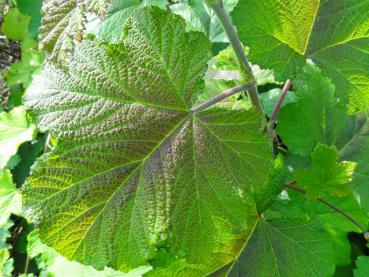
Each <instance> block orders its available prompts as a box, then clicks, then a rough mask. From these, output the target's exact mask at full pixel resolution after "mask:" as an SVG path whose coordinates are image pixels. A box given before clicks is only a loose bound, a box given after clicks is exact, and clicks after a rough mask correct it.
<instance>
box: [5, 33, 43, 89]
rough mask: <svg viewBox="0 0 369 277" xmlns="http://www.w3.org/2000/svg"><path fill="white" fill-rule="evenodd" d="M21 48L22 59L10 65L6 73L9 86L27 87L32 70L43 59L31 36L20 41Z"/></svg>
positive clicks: (35, 68) (36, 67)
mask: <svg viewBox="0 0 369 277" xmlns="http://www.w3.org/2000/svg"><path fill="white" fill-rule="evenodd" d="M21 49H22V60H21V61H20V62H17V63H13V64H12V65H11V66H10V68H9V70H8V72H7V73H6V81H7V83H8V85H9V86H12V85H16V84H17V85H22V86H23V87H24V88H27V87H28V85H29V83H30V82H31V80H32V74H33V72H34V71H35V70H37V69H38V68H39V67H40V65H41V63H42V61H43V55H42V54H41V53H40V52H39V51H37V42H36V41H34V40H33V39H31V38H28V39H25V40H24V41H23V42H22V44H21Z"/></svg>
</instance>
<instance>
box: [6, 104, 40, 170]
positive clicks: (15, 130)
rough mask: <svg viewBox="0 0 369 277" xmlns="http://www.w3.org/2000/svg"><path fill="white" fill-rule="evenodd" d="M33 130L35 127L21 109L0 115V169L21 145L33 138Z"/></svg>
mask: <svg viewBox="0 0 369 277" xmlns="http://www.w3.org/2000/svg"><path fill="white" fill-rule="evenodd" d="M35 130H36V126H35V125H34V124H33V123H32V122H30V121H29V120H28V119H27V116H26V112H25V110H24V109H23V108H22V107H16V108H14V109H13V110H11V111H10V112H9V113H7V112H2V113H0V146H1V147H0V169H2V168H4V167H5V166H6V163H7V162H8V160H9V159H10V157H11V156H13V155H14V154H15V153H17V149H18V146H19V145H20V144H21V143H23V142H25V141H29V140H32V139H33V138H34V136H35V133H36V131H35Z"/></svg>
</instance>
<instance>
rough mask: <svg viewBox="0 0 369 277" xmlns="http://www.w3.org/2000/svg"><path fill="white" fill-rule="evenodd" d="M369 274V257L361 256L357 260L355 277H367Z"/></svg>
mask: <svg viewBox="0 0 369 277" xmlns="http://www.w3.org/2000/svg"><path fill="white" fill-rule="evenodd" d="M368 272H369V257H368V256H360V257H358V258H357V260H356V268H355V269H354V276H355V277H367V276H368Z"/></svg>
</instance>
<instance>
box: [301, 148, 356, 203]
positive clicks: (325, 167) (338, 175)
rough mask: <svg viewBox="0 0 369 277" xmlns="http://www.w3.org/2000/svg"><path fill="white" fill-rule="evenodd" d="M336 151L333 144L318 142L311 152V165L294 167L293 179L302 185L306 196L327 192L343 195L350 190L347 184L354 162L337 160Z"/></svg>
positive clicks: (354, 165)
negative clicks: (305, 167)
mask: <svg viewBox="0 0 369 277" xmlns="http://www.w3.org/2000/svg"><path fill="white" fill-rule="evenodd" d="M337 159H338V151H337V149H336V148H335V147H334V146H331V147H330V146H327V145H324V144H318V145H317V147H316V148H315V150H314V152H313V153H312V154H311V163H312V167H311V168H309V169H296V170H295V171H294V176H295V179H296V180H297V181H298V182H299V184H300V185H302V186H303V187H304V188H305V189H306V191H307V194H306V195H307V196H308V197H311V198H316V197H320V196H323V193H325V192H326V193H328V194H330V195H331V196H335V197H343V196H346V195H348V194H349V193H350V192H351V189H350V188H349V186H348V184H349V183H350V182H351V180H352V176H353V173H354V170H355V167H356V164H355V163H354V162H337Z"/></svg>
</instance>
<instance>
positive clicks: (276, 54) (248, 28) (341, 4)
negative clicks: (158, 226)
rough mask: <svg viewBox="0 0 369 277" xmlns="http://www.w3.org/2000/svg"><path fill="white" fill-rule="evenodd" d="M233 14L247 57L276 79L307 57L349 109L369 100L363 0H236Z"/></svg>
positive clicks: (368, 38) (367, 15)
mask: <svg viewBox="0 0 369 277" xmlns="http://www.w3.org/2000/svg"><path fill="white" fill-rule="evenodd" d="M245 15H247V16H245ZM266 18H267V19H268V20H265V19H266ZM233 19H234V23H235V25H236V26H237V29H238V31H239V34H240V37H241V39H242V40H243V42H244V44H245V45H247V46H249V47H251V49H252V50H251V52H250V58H251V60H252V61H253V62H255V63H257V64H259V65H260V66H262V67H269V68H272V69H274V70H275V72H276V73H277V74H278V76H277V77H278V79H282V80H285V79H287V78H291V77H293V76H295V74H296V72H297V71H298V70H299V68H301V67H302V66H303V65H304V63H305V60H306V58H310V59H312V60H313V61H314V62H315V63H317V64H318V65H319V66H320V67H321V68H322V69H323V70H324V72H326V73H328V75H329V77H330V78H332V80H333V81H334V83H335V85H336V87H337V93H338V95H339V96H340V97H342V98H343V99H345V100H349V112H354V111H357V110H363V109H365V107H366V106H368V104H369V93H368V91H369V73H368V70H367V65H368V63H369V54H368V48H367V45H368V42H369V1H368V0H350V1H347V0H327V1H322V0H297V1H289V0H281V1H274V0H263V1H249V0H240V1H239V3H238V5H237V6H236V8H235V9H234V12H233Z"/></svg>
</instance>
